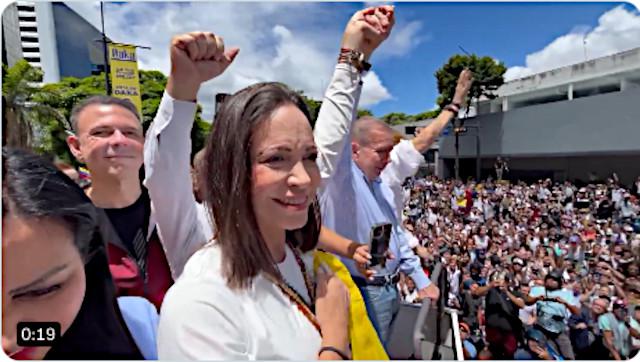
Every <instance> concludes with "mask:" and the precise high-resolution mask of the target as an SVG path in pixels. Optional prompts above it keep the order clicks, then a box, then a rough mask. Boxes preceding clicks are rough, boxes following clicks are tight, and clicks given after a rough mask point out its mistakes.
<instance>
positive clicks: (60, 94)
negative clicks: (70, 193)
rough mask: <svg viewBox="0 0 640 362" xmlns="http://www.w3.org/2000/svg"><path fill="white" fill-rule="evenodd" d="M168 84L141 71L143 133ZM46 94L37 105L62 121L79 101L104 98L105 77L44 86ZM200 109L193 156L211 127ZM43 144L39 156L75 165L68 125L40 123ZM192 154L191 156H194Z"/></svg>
mask: <svg viewBox="0 0 640 362" xmlns="http://www.w3.org/2000/svg"><path fill="white" fill-rule="evenodd" d="M166 84H167V77H166V76H165V75H164V74H162V72H159V71H155V70H150V71H145V70H141V71H140V96H141V98H142V114H141V118H142V127H143V129H144V131H145V132H146V131H147V129H148V128H149V126H150V125H151V122H153V119H154V117H155V115H156V112H157V111H158V107H159V106H160V100H161V99H162V95H163V93H164V89H165V86H166ZM42 88H43V89H44V90H46V92H45V94H46V96H44V95H39V96H38V97H36V99H37V101H39V102H40V103H42V104H46V105H48V106H50V107H53V108H55V109H57V110H58V111H59V112H60V114H61V115H63V117H64V118H65V119H69V118H70V116H71V110H72V109H73V107H74V106H75V105H76V104H78V103H79V102H81V101H82V100H84V99H86V98H88V97H91V96H94V95H99V94H105V84H104V73H102V74H99V75H92V76H89V77H85V78H74V77H68V78H64V79H62V80H61V81H60V82H58V83H51V84H47V85H45V86H44V87H42ZM201 113H202V108H201V107H200V106H199V105H198V111H197V113H196V119H195V122H194V125H193V128H192V130H191V140H192V143H191V144H192V151H193V153H195V152H197V151H198V150H200V149H201V148H202V147H204V144H205V141H206V137H207V134H208V133H209V131H210V128H211V125H210V124H209V123H207V122H206V121H204V120H203V119H202V117H201ZM41 123H42V124H43V134H44V135H46V137H45V141H46V142H44V143H43V145H42V146H41V147H39V148H38V149H37V150H38V151H39V152H42V153H51V154H54V155H56V156H57V157H59V158H60V159H62V160H65V161H67V162H72V163H75V159H74V157H73V156H72V155H71V153H70V152H69V149H68V147H67V144H66V137H67V135H68V131H70V127H69V125H66V124H60V123H55V122H51V121H48V122H46V121H44V120H43V122H41ZM193 153H192V154H193Z"/></svg>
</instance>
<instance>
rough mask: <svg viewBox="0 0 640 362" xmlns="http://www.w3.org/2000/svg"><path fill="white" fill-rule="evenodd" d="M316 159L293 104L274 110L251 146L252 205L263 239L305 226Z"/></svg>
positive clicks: (308, 133) (310, 134)
mask: <svg viewBox="0 0 640 362" xmlns="http://www.w3.org/2000/svg"><path fill="white" fill-rule="evenodd" d="M316 156H317V150H316V146H315V142H314V140H313V132H312V131H311V126H310V125H309V121H308V120H307V118H306V117H305V115H304V114H303V113H302V111H300V110H299V109H298V107H296V106H294V105H292V104H286V105H283V106H281V107H279V108H278V109H276V110H275V111H274V112H273V114H272V116H271V119H270V120H268V121H266V122H262V123H261V125H260V126H259V127H258V129H257V130H256V134H255V136H254V141H253V143H252V145H251V158H252V164H253V170H252V173H253V190H252V201H253V206H254V212H255V215H256V219H257V222H258V226H259V227H260V232H261V233H262V235H263V237H264V238H265V239H268V238H277V237H279V235H280V234H281V233H282V231H284V230H293V229H298V228H301V227H303V226H304V225H305V224H306V223H307V216H308V214H307V212H308V209H309V205H310V204H311V202H313V198H314V196H315V194H316V189H317V188H318V186H319V184H320V171H319V170H318V166H317V165H316Z"/></svg>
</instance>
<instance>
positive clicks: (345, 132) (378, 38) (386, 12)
mask: <svg viewBox="0 0 640 362" xmlns="http://www.w3.org/2000/svg"><path fill="white" fill-rule="evenodd" d="M393 12H394V10H393V6H379V7H372V8H367V9H364V10H361V11H358V12H356V13H355V14H354V15H353V17H351V19H350V20H349V23H348V24H347V26H346V28H345V31H344V35H343V38H342V43H341V51H340V57H339V64H338V65H337V66H336V68H335V71H334V74H333V78H332V79H331V83H330V84H329V87H328V89H327V91H326V93H325V97H324V99H323V101H322V106H321V107H320V112H319V113H318V120H317V122H316V126H315V130H314V138H315V141H316V146H317V148H318V153H319V157H318V161H317V162H318V167H319V168H320V175H321V177H322V180H323V187H324V185H326V183H327V182H328V181H329V180H330V179H331V178H332V177H334V176H335V175H336V173H337V172H350V170H349V168H348V167H346V166H345V165H346V162H344V160H345V159H346V160H348V159H350V158H351V155H350V149H351V146H350V138H349V133H350V132H351V123H352V121H353V119H354V117H355V115H356V113H357V112H356V110H357V108H358V101H359V99H360V92H361V91H362V75H361V72H362V70H363V69H358V68H359V67H360V64H359V62H358V61H356V60H353V59H351V55H354V54H356V55H357V54H361V55H362V58H363V60H364V61H367V60H368V59H369V58H370V57H371V54H372V53H373V51H374V50H375V49H376V48H377V47H378V46H379V45H380V44H381V43H382V42H383V41H384V40H385V39H386V38H387V37H388V36H389V34H390V32H391V29H392V28H393V24H394V21H395V20H394V15H393ZM345 153H348V155H346V154H345ZM347 157H348V158H347ZM343 163H344V164H343Z"/></svg>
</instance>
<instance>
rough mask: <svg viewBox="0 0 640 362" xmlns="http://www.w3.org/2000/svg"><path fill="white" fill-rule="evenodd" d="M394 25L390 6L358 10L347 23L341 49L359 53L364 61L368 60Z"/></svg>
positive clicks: (392, 9)
mask: <svg viewBox="0 0 640 362" xmlns="http://www.w3.org/2000/svg"><path fill="white" fill-rule="evenodd" d="M394 24H395V16H394V7H393V6H392V5H384V6H378V7H369V8H366V9H364V10H360V11H358V12H356V13H355V14H354V15H353V16H352V17H351V19H350V20H349V22H348V23H347V26H346V28H345V31H344V35H343V38H342V48H343V49H353V50H357V51H361V52H362V53H363V55H364V60H368V59H369V58H370V57H371V54H372V53H373V51H374V50H376V49H377V48H378V47H379V46H380V44H382V42H383V41H384V40H385V39H387V38H388V37H389V35H390V34H391V29H392V28H393V25H394Z"/></svg>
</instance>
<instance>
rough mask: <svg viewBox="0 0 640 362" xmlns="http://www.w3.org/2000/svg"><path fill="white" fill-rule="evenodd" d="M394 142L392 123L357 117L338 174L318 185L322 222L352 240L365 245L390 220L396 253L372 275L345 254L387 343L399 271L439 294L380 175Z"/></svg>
mask: <svg viewBox="0 0 640 362" xmlns="http://www.w3.org/2000/svg"><path fill="white" fill-rule="evenodd" d="M316 127H320V125H317V126H316ZM393 147H394V140H393V130H392V129H391V128H390V127H389V126H388V125H386V124H385V123H383V122H381V121H379V120H377V119H375V118H372V117H364V118H361V119H359V120H357V121H356V122H354V124H353V127H352V130H351V142H345V145H344V147H343V150H342V152H341V153H340V154H339V155H338V157H339V162H338V165H337V166H336V170H335V174H334V175H333V176H332V178H331V179H330V180H329V181H328V182H327V183H325V184H324V185H322V186H321V189H320V202H321V210H322V220H323V224H324V225H325V226H328V227H329V228H331V229H333V230H335V231H336V232H337V233H338V234H340V235H342V236H344V237H346V238H348V239H351V240H354V241H356V242H359V243H362V244H367V243H369V241H370V234H371V229H372V227H374V226H375V225H378V224H385V223H386V224H391V227H392V229H391V240H390V243H389V252H390V253H391V254H392V255H393V258H391V259H389V260H386V262H385V263H384V265H378V266H376V267H375V271H376V275H375V276H374V277H372V278H369V279H365V277H364V276H363V275H362V274H360V272H359V271H358V268H357V266H356V265H355V263H354V262H353V261H352V260H347V259H343V262H344V263H345V265H346V266H347V268H348V269H349V271H350V272H351V274H352V276H353V278H354V281H355V282H356V284H357V285H358V286H359V288H360V291H361V292H362V294H363V297H364V299H365V303H366V304H367V312H368V314H369V318H370V319H371V321H372V322H373V324H374V326H375V327H376V330H377V331H378V335H379V336H380V339H381V340H382V342H383V343H386V342H387V339H388V336H389V329H390V326H391V322H392V321H393V318H394V316H395V314H396V313H397V311H398V306H399V305H398V292H397V289H396V287H395V283H396V282H397V280H398V279H399V272H400V271H402V272H404V273H405V274H407V275H408V276H409V277H411V278H412V279H413V280H414V282H415V284H416V286H417V287H418V290H419V297H420V298H421V299H425V298H431V299H437V297H438V295H439V291H438V288H437V287H436V286H435V285H432V284H431V281H430V280H429V278H427V276H426V274H425V273H424V271H423V269H422V265H421V263H420V258H419V257H418V256H417V255H415V254H414V252H413V251H412V250H411V248H410V246H409V234H408V233H407V231H406V230H405V229H403V227H402V222H401V220H399V219H398V216H397V215H398V212H397V210H396V206H395V202H394V193H393V191H392V190H391V188H390V187H389V186H388V185H387V184H386V183H384V182H382V180H381V179H380V174H381V173H382V171H383V170H384V169H385V167H386V166H387V164H388V163H389V155H390V153H391V150H392V149H393ZM399 156H400V157H402V155H399Z"/></svg>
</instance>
